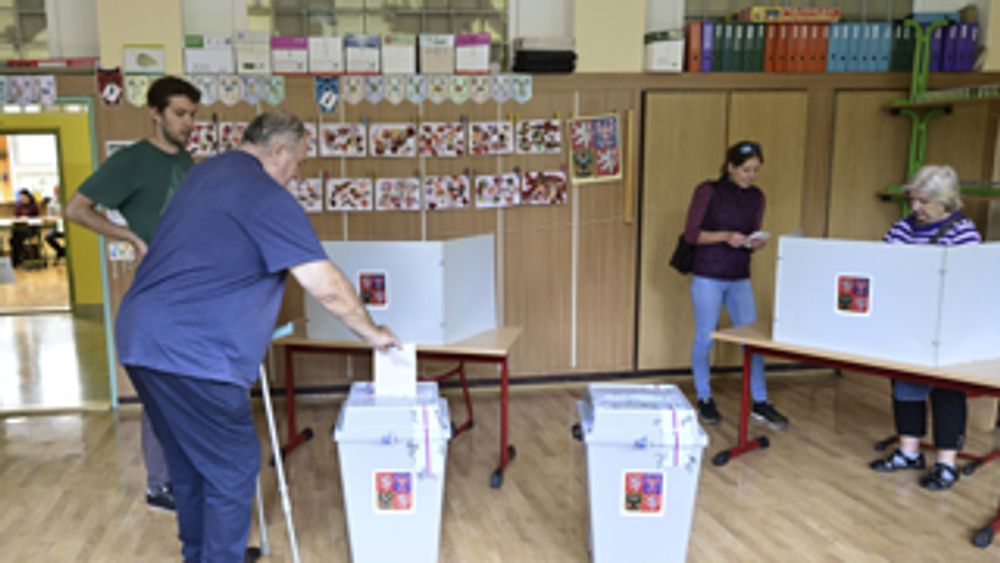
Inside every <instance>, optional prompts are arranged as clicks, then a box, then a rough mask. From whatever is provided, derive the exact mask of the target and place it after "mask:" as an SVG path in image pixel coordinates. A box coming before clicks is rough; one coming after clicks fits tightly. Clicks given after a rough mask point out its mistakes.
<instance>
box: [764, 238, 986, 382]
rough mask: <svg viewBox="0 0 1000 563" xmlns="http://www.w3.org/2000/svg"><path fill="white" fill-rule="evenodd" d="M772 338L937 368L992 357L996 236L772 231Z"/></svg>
mask: <svg viewBox="0 0 1000 563" xmlns="http://www.w3.org/2000/svg"><path fill="white" fill-rule="evenodd" d="M776 278H777V282H776V284H775V301H774V317H773V323H774V325H773V335H774V340H776V341H781V342H788V343H790V344H797V345H801V346H808V347H812V348H820V349H828V350H837V351H843V352H846V353H851V354H857V355H862V356H868V357H872V358H880V359H885V360H891V361H899V362H903V363H908V364H916V365H924V366H931V367H937V366H942V365H948V364H956V363H962V362H972V361H978V360H985V359H989V358H993V357H996V355H997V349H996V343H997V342H998V341H1000V300H998V299H996V298H994V297H992V295H991V294H992V293H993V291H994V287H995V285H996V283H997V280H1000V244H981V245H963V246H952V247H949V246H941V245H900V244H886V243H882V242H857V241H845V240H830V239H809V238H798V237H782V238H781V240H780V241H779V246H778V267H777V276H776Z"/></svg>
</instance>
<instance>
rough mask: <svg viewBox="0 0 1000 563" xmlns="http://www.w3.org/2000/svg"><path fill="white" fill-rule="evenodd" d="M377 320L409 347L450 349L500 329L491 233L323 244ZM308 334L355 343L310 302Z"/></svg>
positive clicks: (311, 299)
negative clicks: (443, 346) (447, 346)
mask: <svg viewBox="0 0 1000 563" xmlns="http://www.w3.org/2000/svg"><path fill="white" fill-rule="evenodd" d="M323 248H324V249H325V250H326V253H327V255H328V256H329V257H330V259H331V260H333V262H334V263H335V264H337V266H338V267H339V268H340V269H341V270H342V271H343V272H344V274H345V275H346V276H347V278H348V279H349V280H351V283H352V284H354V287H355V289H357V290H358V293H359V294H360V295H361V299H362V301H363V302H364V303H365V306H366V307H368V311H369V312H370V313H371V316H372V318H373V319H374V320H375V322H376V323H378V324H384V325H388V326H389V327H391V328H392V330H393V331H394V332H395V333H396V335H398V336H399V338H400V339H402V340H403V341H404V342H417V343H420V344H448V343H452V342H455V341H458V340H462V339H463V338H467V337H469V336H472V335H474V334H477V333H479V332H482V331H485V330H490V329H493V328H496V324H497V323H496V318H497V315H496V280H495V274H494V270H495V269H494V248H493V235H479V236H474V237H467V238H459V239H452V240H445V241H344V242H340V241H337V242H324V243H323ZM306 316H307V318H308V319H309V323H308V328H307V330H308V336H309V338H313V339H318V340H357V337H356V336H355V335H354V333H353V332H351V331H350V330H348V328H347V327H346V326H344V325H343V323H341V322H340V321H338V320H336V319H335V318H334V317H333V316H332V315H330V314H329V313H327V312H326V310H325V309H324V308H323V306H322V305H321V304H320V303H319V302H318V301H316V300H315V299H313V298H312V297H311V296H309V295H307V296H306Z"/></svg>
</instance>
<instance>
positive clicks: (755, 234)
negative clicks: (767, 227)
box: [743, 231, 771, 248]
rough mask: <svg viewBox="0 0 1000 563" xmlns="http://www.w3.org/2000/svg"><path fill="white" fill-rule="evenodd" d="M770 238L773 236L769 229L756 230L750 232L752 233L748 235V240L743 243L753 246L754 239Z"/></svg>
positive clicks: (749, 246) (764, 239)
mask: <svg viewBox="0 0 1000 563" xmlns="http://www.w3.org/2000/svg"><path fill="white" fill-rule="evenodd" d="M769 238H771V233H769V232H767V231H754V232H752V233H750V235H749V236H748V237H747V241H746V242H745V243H743V246H745V247H747V248H751V247H752V245H753V241H755V240H760V241H766V240H767V239H769Z"/></svg>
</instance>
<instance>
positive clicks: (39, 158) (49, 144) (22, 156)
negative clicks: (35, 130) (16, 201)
mask: <svg viewBox="0 0 1000 563" xmlns="http://www.w3.org/2000/svg"><path fill="white" fill-rule="evenodd" d="M7 141H8V146H9V147H10V182H11V186H12V187H13V188H14V192H15V193H17V192H18V191H20V190H21V188H27V189H28V190H29V191H31V192H33V193H36V194H41V195H42V196H43V197H44V196H51V195H52V187H53V186H54V185H56V184H58V183H59V156H58V151H57V150H56V136H55V135H53V134H40V135H34V134H20V135H9V136H8V137H7Z"/></svg>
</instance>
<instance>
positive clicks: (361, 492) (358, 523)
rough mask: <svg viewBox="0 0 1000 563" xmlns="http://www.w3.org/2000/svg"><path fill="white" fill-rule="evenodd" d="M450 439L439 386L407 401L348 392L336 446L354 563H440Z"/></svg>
mask: <svg viewBox="0 0 1000 563" xmlns="http://www.w3.org/2000/svg"><path fill="white" fill-rule="evenodd" d="M450 437H451V420H450V419H449V418H448V402H447V401H446V400H445V399H442V398H440V397H439V396H438V389H437V383H418V384H417V393H416V396H415V397H409V398H405V397H382V396H379V395H376V394H375V386H374V385H373V384H372V383H370V382H356V383H354V384H352V385H351V392H350V395H348V397H347V400H346V401H344V404H343V406H342V407H341V409H340V416H339V417H338V418H337V425H336V426H335V427H334V432H333V439H334V440H335V441H336V442H337V456H338V457H339V461H340V482H341V486H342V487H343V495H344V508H345V512H346V515H347V531H348V537H349V538H350V545H351V560H352V561H354V563H384V562H386V561H407V562H412V563H437V561H438V547H439V543H440V537H441V502H442V498H443V494H444V476H445V463H446V461H447V457H448V439H449V438H450Z"/></svg>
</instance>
